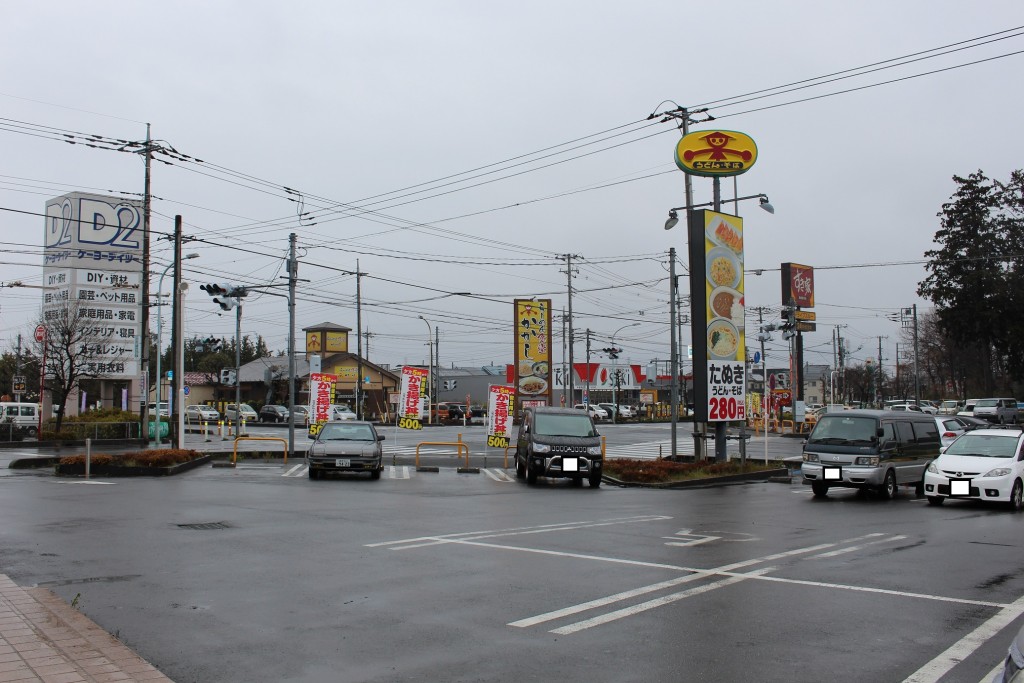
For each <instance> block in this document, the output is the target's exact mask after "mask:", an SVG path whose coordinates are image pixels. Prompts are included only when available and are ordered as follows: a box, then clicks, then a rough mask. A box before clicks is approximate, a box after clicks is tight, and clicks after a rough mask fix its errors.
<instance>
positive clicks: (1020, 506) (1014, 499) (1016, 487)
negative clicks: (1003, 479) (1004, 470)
mask: <svg viewBox="0 0 1024 683" xmlns="http://www.w3.org/2000/svg"><path fill="white" fill-rule="evenodd" d="M1010 509H1011V510H1013V511H1014V512H1020V511H1021V510H1024V484H1022V483H1021V481H1020V479H1018V480H1017V481H1015V482H1013V489H1012V490H1011V491H1010Z"/></svg>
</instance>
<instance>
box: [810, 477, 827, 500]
mask: <svg viewBox="0 0 1024 683" xmlns="http://www.w3.org/2000/svg"><path fill="white" fill-rule="evenodd" d="M811 491H813V492H814V497H815V498H824V497H825V496H827V495H828V484H826V483H825V482H823V481H812V482H811Z"/></svg>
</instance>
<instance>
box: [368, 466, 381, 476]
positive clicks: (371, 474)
mask: <svg viewBox="0 0 1024 683" xmlns="http://www.w3.org/2000/svg"><path fill="white" fill-rule="evenodd" d="M370 479H380V468H379V467H378V468H377V469H375V470H373V471H372V472H370Z"/></svg>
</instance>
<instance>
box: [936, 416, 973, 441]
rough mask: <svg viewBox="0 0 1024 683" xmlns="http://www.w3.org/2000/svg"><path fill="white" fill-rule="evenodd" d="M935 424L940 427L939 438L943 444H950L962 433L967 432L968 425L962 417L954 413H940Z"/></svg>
mask: <svg viewBox="0 0 1024 683" xmlns="http://www.w3.org/2000/svg"><path fill="white" fill-rule="evenodd" d="M935 424H936V426H938V428H939V438H940V439H941V440H942V445H943V446H948V445H950V444H951V443H953V442H954V441H956V440H957V438H958V437H959V436H960V435H961V434H964V433H966V432H967V427H966V426H965V425H964V423H963V422H961V421H960V418H958V417H955V416H953V415H940V416H937V417H936V418H935Z"/></svg>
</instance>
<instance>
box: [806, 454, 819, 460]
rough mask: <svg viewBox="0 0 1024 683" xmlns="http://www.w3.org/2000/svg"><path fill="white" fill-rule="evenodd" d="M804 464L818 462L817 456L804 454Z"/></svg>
mask: <svg viewBox="0 0 1024 683" xmlns="http://www.w3.org/2000/svg"><path fill="white" fill-rule="evenodd" d="M804 462H818V454H817V453H804Z"/></svg>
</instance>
